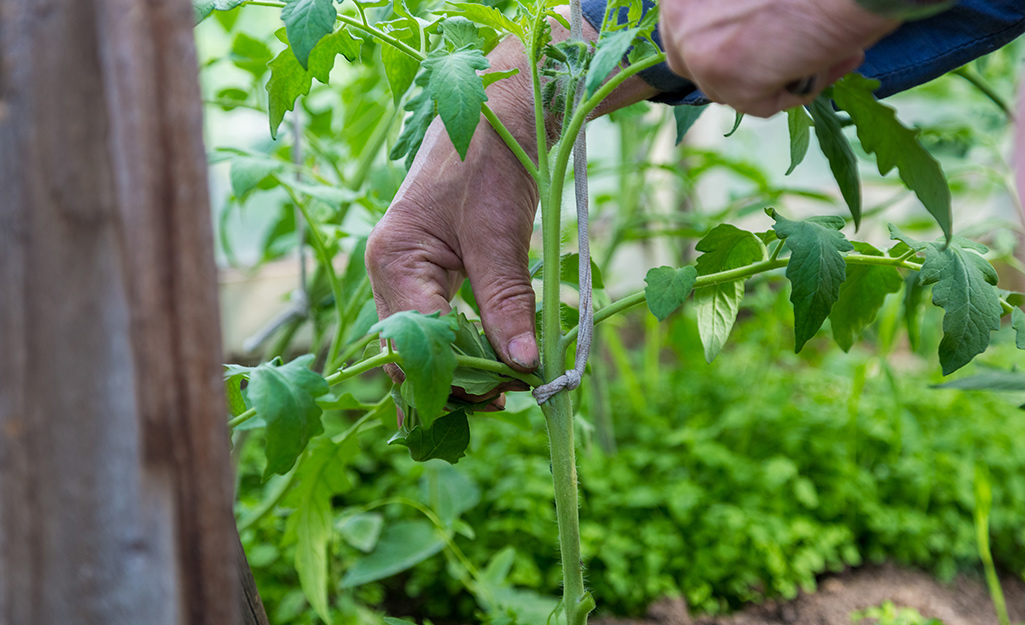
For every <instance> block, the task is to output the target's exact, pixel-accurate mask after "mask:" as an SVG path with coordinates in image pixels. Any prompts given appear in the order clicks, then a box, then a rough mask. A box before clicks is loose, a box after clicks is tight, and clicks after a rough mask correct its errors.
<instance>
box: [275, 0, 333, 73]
mask: <svg viewBox="0 0 1025 625" xmlns="http://www.w3.org/2000/svg"><path fill="white" fill-rule="evenodd" d="M337 17H338V11H337V10H336V9H335V3H334V0H285V6H284V7H283V8H282V9H281V21H282V22H284V23H285V32H286V33H288V43H289V47H291V48H292V52H293V53H294V54H295V58H296V59H297V60H298V61H299V64H300V65H301V66H302V67H303V69H306V68H307V67H308V63H309V58H310V52H311V51H312V50H313V47H314V46H316V45H317V43H318V42H319V41H320V40H321V39H323V38H324V37H326V36H328V35H330V34H331V31H333V30H334V27H335V19H336V18H337Z"/></svg>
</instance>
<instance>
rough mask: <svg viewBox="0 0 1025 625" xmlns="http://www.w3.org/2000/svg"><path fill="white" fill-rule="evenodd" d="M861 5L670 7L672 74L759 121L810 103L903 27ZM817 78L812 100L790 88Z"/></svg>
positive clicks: (799, 0) (807, 2)
mask: <svg viewBox="0 0 1025 625" xmlns="http://www.w3.org/2000/svg"><path fill="white" fill-rule="evenodd" d="M898 25H899V22H896V21H894V20H890V19H886V18H882V17H879V16H877V15H875V14H872V13H869V12H868V11H866V10H865V9H863V8H861V7H860V6H859V5H858V4H857V3H856V2H855V1H854V0H731V1H730V2H722V1H720V0H664V2H663V3H662V6H661V24H660V29H661V31H660V32H661V35H662V42H663V45H664V47H665V49H666V57H667V61H668V64H669V68H670V69H671V70H672V71H673V72H675V73H677V74H679V75H681V76H683V77H685V78H688V79H690V80H692V81H693V82H694V83H695V84H697V86H698V87H699V88H700V89H701V90H702V91H703V92H704V93H705V94H706V95H707V96H708V97H709V98H710V99H712V100H714V101H716V102H721V103H723V104H728V105H730V106H732V107H733V108H735V109H736V110H737V111H739V112H741V113H745V114H749V115H754V116H756V117H770V116H772V115H774V114H776V113H778V112H779V111H782V110H785V109H788V108H792V107H794V106H800V105H803V104H808V103H810V102H811V101H812V100H814V99H815V97H816V96H817V95H818V94H819V93H820V92H821V91H822V90H823V89H825V88H826V87H828V86H829V85H831V84H832V83H833V82H835V81H836V80H837V79H839V78H840V77H841V76H843V75H844V74H846V73H848V72H850V71H853V70H854V69H856V68H857V67H858V66H859V65H861V62H862V60H863V59H864V51H865V49H866V48H868V47H870V46H871V45H872V44H874V43H875V42H876V41H878V40H879V39H881V38H882V37H883V36H885V35H886V34H888V33H889V32H891V31H893V30H894V29H896V28H897V26H898ZM809 76H814V77H815V79H814V84H813V85H812V88H811V90H810V92H809V93H807V94H804V95H795V94H793V93H790V92H789V91H787V85H790V84H792V83H794V82H796V81H800V80H801V79H803V78H806V77H809Z"/></svg>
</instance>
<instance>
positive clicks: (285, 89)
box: [267, 48, 313, 138]
mask: <svg viewBox="0 0 1025 625" xmlns="http://www.w3.org/2000/svg"><path fill="white" fill-rule="evenodd" d="M269 67H270V80H268V81H267V113H268V117H269V121H270V135H271V137H272V138H277V136H278V126H280V125H281V120H283V119H284V118H285V111H291V110H292V109H293V107H295V101H296V99H297V98H298V97H299V96H301V95H306V94H307V93H309V92H310V87H311V86H313V76H312V75H311V74H310V73H309V72H308V71H306V70H304V69H303V67H302V66H301V65H299V61H297V60H296V58H295V55H294V54H292V51H291V49H289V48H285V49H284V50H282V51H281V53H280V54H278V55H277V56H276V57H274V60H272V61H271V62H270V63H269Z"/></svg>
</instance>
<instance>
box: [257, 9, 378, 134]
mask: <svg viewBox="0 0 1025 625" xmlns="http://www.w3.org/2000/svg"><path fill="white" fill-rule="evenodd" d="M361 45H362V44H361V43H360V41H359V40H358V39H355V38H354V37H353V36H352V35H351V34H350V33H349V31H347V30H346V29H345V28H339V29H338V30H337V31H336V32H334V33H332V34H331V35H328V36H327V37H324V38H323V39H321V41H320V43H318V44H317V46H316V47H315V48H314V49H313V51H312V52H310V54H309V71H307V70H306V69H304V68H303V66H301V65H300V64H299V61H298V60H297V59H296V58H295V54H293V53H292V51H291V49H290V48H285V49H284V50H282V51H281V53H280V54H278V55H277V56H276V57H274V60H272V61H271V62H270V63H269V64H268V67H270V80H268V81H267V87H266V89H267V113H268V117H269V121H270V134H271V137H272V138H277V135H278V127H279V126H280V125H281V120H282V119H284V117H285V112H286V111H291V110H292V109H293V108H294V107H295V101H296V99H297V98H298V97H299V96H303V95H307V94H308V93H309V92H310V88H311V87H312V86H313V79H314V78H316V79H317V80H318V81H320V82H322V83H324V84H327V82H328V77H329V75H330V73H331V69H332V68H333V67H334V63H335V57H337V56H338V55H339V54H341V55H343V56H345V58H346V59H349V60H350V61H352V60H355V59H356V58H358V57H359V51H360V46H361Z"/></svg>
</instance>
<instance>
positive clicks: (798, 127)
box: [786, 106, 811, 176]
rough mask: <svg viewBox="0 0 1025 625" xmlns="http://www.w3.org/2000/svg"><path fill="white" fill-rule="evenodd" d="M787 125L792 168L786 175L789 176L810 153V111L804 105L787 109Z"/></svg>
mask: <svg viewBox="0 0 1025 625" xmlns="http://www.w3.org/2000/svg"><path fill="white" fill-rule="evenodd" d="M787 127H788V128H789V129H790V168H789V169H787V173H786V175H787V176H789V175H790V174H791V173H793V171H794V169H796V168H797V166H798V165H800V164H801V162H802V161H803V160H804V157H805V156H806V155H807V154H808V144H809V143H810V142H811V117H809V116H808V111H806V110H805V109H804V107H803V106H795V107H794V108H792V109H787Z"/></svg>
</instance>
